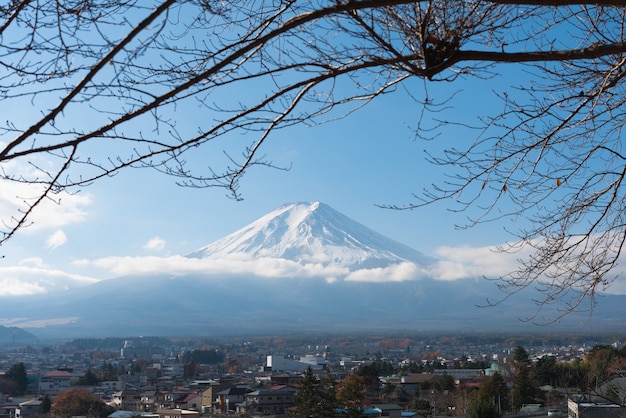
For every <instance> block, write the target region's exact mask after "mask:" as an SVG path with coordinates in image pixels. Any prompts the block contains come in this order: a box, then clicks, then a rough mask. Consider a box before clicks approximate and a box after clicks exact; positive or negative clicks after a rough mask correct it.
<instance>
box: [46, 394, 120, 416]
mask: <svg viewBox="0 0 626 418" xmlns="http://www.w3.org/2000/svg"><path fill="white" fill-rule="evenodd" d="M113 411H114V409H113V408H112V407H110V406H108V405H107V404H105V403H104V402H102V401H101V400H100V399H98V398H96V397H95V396H94V395H93V394H92V393H91V392H89V391H86V390H83V389H77V388H73V389H70V390H67V391H65V392H61V393H59V394H58V395H57V396H56V397H55V398H54V402H53V404H52V410H51V415H52V416H53V417H56V418H69V417H73V416H86V417H91V418H105V417H107V416H108V415H109V414H111V413H112V412H113Z"/></svg>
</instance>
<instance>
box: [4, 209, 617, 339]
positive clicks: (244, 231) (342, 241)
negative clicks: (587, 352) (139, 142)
mask: <svg viewBox="0 0 626 418" xmlns="http://www.w3.org/2000/svg"><path fill="white" fill-rule="evenodd" d="M164 260H165V261H164V262H172V263H180V264H186V265H191V266H192V267H193V268H192V269H190V270H183V271H181V273H180V274H176V275H172V274H165V273H162V274H152V273H151V274H142V275H141V274H136V275H132V276H123V277H119V278H116V279H109V280H103V281H100V282H97V283H94V284H91V285H87V286H83V287H79V288H73V289H69V290H64V291H56V292H50V293H47V294H40V295H34V296H23V297H14V298H5V299H4V300H2V306H3V308H4V311H5V312H11V315H12V316H13V318H23V319H24V324H25V325H18V324H15V325H16V326H19V327H20V328H22V329H25V330H28V331H29V332H31V333H32V334H34V335H37V336H41V337H61V336H74V337H75V336H80V337H86V336H128V335H163V336H175V335H177V336H185V335H186V336H189V335H228V334H231V335H232V334H239V335H242V334H244V335H250V334H266V335H267V334H274V335H275V334H278V333H306V332H309V333H312V332H315V333H321V332H327V333H348V332H349V333H365V332H370V333H371V332H383V331H384V332H394V331H403V332H416V331H439V332H442V331H449V332H483V331H484V332H487V331H509V332H513V331H521V330H524V331H528V330H529V329H533V326H532V325H531V324H529V323H525V322H520V320H519V318H521V317H525V316H528V314H529V312H532V310H533V309H534V307H533V305H532V302H531V299H530V298H529V297H517V298H510V299H507V300H506V303H502V304H500V305H498V306H495V307H490V308H479V307H477V305H480V304H484V302H485V299H486V298H490V299H491V300H497V299H499V298H501V297H502V295H500V294H497V288H496V286H494V285H493V283H490V282H489V281H487V280H484V279H480V278H476V279H475V280H469V279H468V280H461V281H456V282H453V281H438V280H434V279H432V276H431V273H430V272H432V269H433V268H434V267H436V263H437V260H435V259H433V258H430V257H428V256H426V255H424V254H421V253H420V252H418V251H415V250H413V249H411V248H409V247H407V246H406V245H403V244H400V243H398V242H396V241H393V240H391V239H389V238H387V237H385V236H382V235H381V234H379V233H377V232H374V231H372V230H371V229H369V228H367V227H366V226H364V225H361V224H359V223H357V222H355V221H354V220H352V219H350V218H348V217H346V216H345V215H342V214H341V213H339V212H337V211H335V210H334V209H332V208H331V207H329V206H327V205H325V204H323V203H320V202H313V203H294V204H288V205H284V206H282V207H280V208H278V209H276V210H274V211H272V212H270V213H268V214H267V215H265V216H263V217H261V218H259V219H258V220H257V221H255V222H253V223H251V224H250V225H248V226H246V227H244V228H241V229H240V230H238V231H236V232H234V233H232V234H230V235H228V236H226V237H224V238H222V239H220V240H217V241H215V242H213V243H211V244H209V245H206V246H204V247H202V248H199V249H197V250H195V251H193V252H191V253H189V254H187V255H186V256H184V257H180V256H177V257H173V258H168V259H164ZM623 302H624V298H623V297H622V298H619V297H618V298H607V299H606V300H604V301H603V308H604V310H603V311H602V313H601V314H602V315H603V316H602V322H601V323H602V325H603V326H606V327H607V329H611V330H616V329H617V328H616V327H618V328H620V329H622V328H623V327H624V324H623V321H622V312H623V308H622V306H624V304H623ZM587 319H588V318H587ZM594 319H595V318H594ZM581 321H584V319H582V320H581V318H580V317H575V316H572V317H571V318H568V319H567V321H563V323H562V324H561V327H562V328H561V329H566V328H563V327H569V328H567V329H569V330H575V331H577V332H580V331H582V330H583V329H584V325H581ZM594 322H595V321H594ZM29 324H30V325H29ZM42 324H45V326H43V325H42ZM588 326H589V329H590V330H594V331H597V330H598V327H597V324H595V323H594V326H593V327H591V324H588ZM544 331H545V328H544Z"/></svg>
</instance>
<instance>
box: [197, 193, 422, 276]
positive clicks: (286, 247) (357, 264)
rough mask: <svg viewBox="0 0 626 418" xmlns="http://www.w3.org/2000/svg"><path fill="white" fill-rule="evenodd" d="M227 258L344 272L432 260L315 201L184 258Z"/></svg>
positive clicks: (279, 213) (280, 211) (277, 212)
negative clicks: (317, 266) (326, 267)
mask: <svg viewBox="0 0 626 418" xmlns="http://www.w3.org/2000/svg"><path fill="white" fill-rule="evenodd" d="M233 254H238V255H244V256H246V257H249V258H259V257H271V258H281V259H287V260H291V261H295V262H298V263H302V264H305V263H320V264H322V265H329V264H337V265H341V266H344V267H348V268H350V269H358V268H378V267H387V266H389V265H391V264H397V263H402V262H412V263H416V264H418V265H422V266H427V265H430V264H432V263H433V262H434V260H433V259H431V258H429V257H427V256H425V255H423V254H421V253H420V252H418V251H415V250H414V249H412V248H410V247H408V246H406V245H404V244H400V243H399V242H396V241H393V240H391V239H389V238H387V237H385V236H383V235H381V234H379V233H377V232H375V231H373V230H371V229H369V228H367V227H366V226H364V225H362V224H360V223H358V222H356V221H354V220H352V219H350V218H348V217H347V216H345V215H343V214H341V213H339V212H337V211H336V210H334V209H333V208H331V207H330V206H328V205H325V204H323V203H320V202H312V203H292V204H287V205H284V206H281V207H280V208H278V209H276V210H274V211H272V212H270V213H268V214H267V215H265V216H263V217H261V218H260V219H258V220H256V221H255V222H253V223H251V224H249V225H248V226H246V227H244V228H241V229H240V230H238V231H236V232H234V233H232V234H230V235H228V236H226V237H224V238H222V239H220V240H218V241H215V242H213V243H211V244H209V245H207V246H205V247H202V248H200V249H198V250H196V251H194V252H192V253H191V254H188V257H194V258H215V259H217V258H220V257H225V256H229V255H233Z"/></svg>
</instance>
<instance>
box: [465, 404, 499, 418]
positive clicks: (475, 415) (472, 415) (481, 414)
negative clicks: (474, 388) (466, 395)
mask: <svg viewBox="0 0 626 418" xmlns="http://www.w3.org/2000/svg"><path fill="white" fill-rule="evenodd" d="M468 416H469V418H500V417H501V416H502V414H501V413H500V412H499V411H498V408H497V407H496V406H495V405H494V404H493V403H492V402H489V401H486V400H484V399H477V400H475V401H474V402H472V404H471V405H470V408H469V414H468Z"/></svg>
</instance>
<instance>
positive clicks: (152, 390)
mask: <svg viewBox="0 0 626 418" xmlns="http://www.w3.org/2000/svg"><path fill="white" fill-rule="evenodd" d="M624 364H626V349H625V348H624V344H623V342H622V339H621V338H618V337H616V336H586V337H582V336H567V335H548V336H546V335H526V336H521V337H519V336H518V337H515V336H513V335H510V336H507V335H456V336H450V335H430V336H428V335H421V336H418V335H414V336H410V335H401V336H392V335H380V336H365V335H355V336H345V335H344V336H339V335H330V336H305V335H299V336H294V335H291V336H274V337H270V336H267V337H266V336H263V337H262V336H251V337H247V338H244V337H230V338H162V337H134V338H131V337H128V338H103V339H95V338H85V339H75V340H72V341H67V342H63V343H56V344H51V345H45V344H43V345H39V344H38V345H31V346H25V347H7V348H4V349H3V350H2V351H1V354H0V371H3V372H4V373H3V374H2V376H1V378H0V393H3V395H2V398H1V399H0V414H1V416H2V418H5V417H6V418H34V417H42V416H46V417H47V416H55V417H72V416H87V417H93V418H95V417H111V418H127V417H136V416H137V417H138V416H146V417H154V418H183V417H186V418H195V417H200V416H205V417H223V416H243V417H260V416H273V417H277V418H278V417H289V416H293V417H305V416H306V417H325V416H337V417H348V418H349V417H376V416H385V417H443V416H452V417H477V418H478V417H480V418H489V417H492V416H493V417H501V416H511V417H515V416H517V417H519V416H570V417H577V418H584V417H595V416H602V417H613V416H615V417H617V416H623V415H622V414H624V413H625V411H626V409H625V407H624V402H625V400H626V377H625V376H624V374H626V373H625V371H624V369H626V367H624V366H623V365H624Z"/></svg>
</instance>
